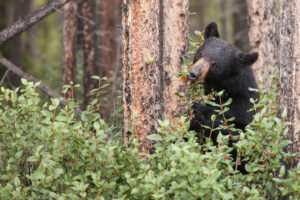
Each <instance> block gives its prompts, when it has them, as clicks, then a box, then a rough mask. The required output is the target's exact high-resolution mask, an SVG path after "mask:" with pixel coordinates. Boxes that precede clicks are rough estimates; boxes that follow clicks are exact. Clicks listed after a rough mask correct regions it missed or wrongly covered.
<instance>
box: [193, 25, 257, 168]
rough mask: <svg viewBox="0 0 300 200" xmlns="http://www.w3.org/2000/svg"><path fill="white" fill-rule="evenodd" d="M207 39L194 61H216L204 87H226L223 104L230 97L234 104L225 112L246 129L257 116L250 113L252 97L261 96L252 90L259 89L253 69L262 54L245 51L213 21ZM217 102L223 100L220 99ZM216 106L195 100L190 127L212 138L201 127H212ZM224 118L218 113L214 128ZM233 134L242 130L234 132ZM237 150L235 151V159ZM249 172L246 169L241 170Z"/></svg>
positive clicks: (215, 89)
mask: <svg viewBox="0 0 300 200" xmlns="http://www.w3.org/2000/svg"><path fill="white" fill-rule="evenodd" d="M204 36H205V41H204V43H203V45H202V46H201V47H200V48H199V49H198V50H197V52H196V55H195V57H194V61H193V62H194V63H196V62H197V61H198V60H199V59H201V58H202V57H204V58H205V59H206V60H208V61H210V62H211V63H213V64H212V65H211V66H210V68H209V71H208V73H207V75H206V77H205V81H204V89H205V94H209V93H211V92H212V91H216V92H218V91H222V90H225V95H224V96H223V97H222V98H221V99H222V103H225V102H226V101H227V100H228V99H229V98H231V99H232V103H231V104H230V105H229V111H227V112H226V113H225V116H226V118H227V119H229V118H232V117H235V121H234V124H235V127H237V128H239V129H244V128H245V126H246V125H248V124H249V123H250V122H251V121H252V119H253V114H254V113H253V112H248V110H249V109H250V108H251V107H252V104H251V103H250V101H249V99H250V98H253V99H258V98H259V96H258V94H257V93H255V92H251V91H249V89H248V88H249V87H251V88H257V84H256V82H255V79H254V75H253V72H252V69H251V67H250V66H251V64H253V63H254V62H255V61H256V60H257V58H258V53H244V52H241V51H240V50H238V49H237V48H235V47H234V46H232V45H231V44H229V43H227V42H226V41H224V40H222V39H220V38H219V33H218V29H217V25H216V23H214V22H213V23H211V24H209V25H208V26H207V27H206V29H205V33H204ZM216 103H218V104H219V103H220V102H219V99H216ZM214 109H216V108H213V107H211V106H209V105H204V104H202V103H200V102H199V103H195V104H194V105H193V112H194V118H193V119H192V121H191V123H190V130H194V131H196V132H200V131H201V130H203V131H204V136H205V137H209V130H205V129H202V128H201V125H206V126H209V127H211V126H212V121H211V116H212V115H213V114H216V113H215V111H214ZM222 120H223V117H222V116H218V117H217V119H216V120H215V124H214V127H217V126H219V125H220V124H221V123H222ZM218 132H219V131H216V132H213V133H212V141H213V143H214V145H217V136H218ZM230 133H231V134H232V135H237V134H238V133H234V132H230ZM222 134H224V135H228V134H229V131H222ZM235 157H236V152H235V151H234V152H233V158H234V159H235ZM240 171H242V172H243V173H245V171H244V169H240Z"/></svg>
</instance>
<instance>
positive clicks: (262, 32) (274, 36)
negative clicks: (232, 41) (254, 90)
mask: <svg viewBox="0 0 300 200" xmlns="http://www.w3.org/2000/svg"><path fill="white" fill-rule="evenodd" d="M247 5H248V13H249V15H248V16H249V20H248V22H249V26H250V28H249V40H250V47H251V49H252V51H257V52H258V53H259V57H258V60H257V61H256V62H255V63H254V64H253V65H252V68H253V70H254V74H255V76H256V79H258V78H259V77H263V78H264V82H263V85H262V87H263V88H268V87H269V86H270V81H269V80H268V78H267V77H269V76H270V75H271V73H272V71H271V67H272V66H277V65H278V64H279V60H278V58H279V56H278V12H277V0H269V1H261V0H247Z"/></svg>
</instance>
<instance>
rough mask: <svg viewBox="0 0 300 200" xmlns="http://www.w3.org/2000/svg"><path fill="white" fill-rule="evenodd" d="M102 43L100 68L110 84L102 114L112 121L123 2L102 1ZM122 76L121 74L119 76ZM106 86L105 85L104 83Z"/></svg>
mask: <svg viewBox="0 0 300 200" xmlns="http://www.w3.org/2000/svg"><path fill="white" fill-rule="evenodd" d="M100 6H101V9H100V12H101V15H100V22H99V24H100V34H99V35H100V36H99V38H100V43H99V47H98V51H99V53H98V54H99V59H98V62H99V64H98V66H99V67H98V68H99V69H100V75H101V77H107V78H108V81H107V83H108V84H109V86H108V87H106V88H105V89H104V91H105V94H103V97H104V98H105V99H107V100H108V101H106V102H104V104H105V106H104V107H103V108H102V114H103V117H104V118H105V119H107V120H108V121H110V115H111V113H112V112H113V99H114V98H115V87H116V85H114V81H115V77H116V75H117V74H119V73H118V71H117V70H116V69H117V66H118V65H119V63H120V59H119V58H120V48H121V46H120V35H121V33H120V29H119V27H118V25H120V22H121V1H120V0H114V1H107V0H101V1H100ZM119 75H120V74H119ZM104 84H105V83H104Z"/></svg>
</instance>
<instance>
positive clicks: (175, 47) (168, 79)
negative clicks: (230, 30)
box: [162, 0, 189, 121]
mask: <svg viewBox="0 0 300 200" xmlns="http://www.w3.org/2000/svg"><path fill="white" fill-rule="evenodd" d="M162 2H163V3H162V12H163V16H162V17H163V19H162V22H163V23H162V26H163V27H162V30H163V33H162V34H163V39H162V41H163V46H162V57H163V65H162V66H163V84H164V91H163V97H164V117H166V118H169V119H170V120H171V121H176V120H177V118H176V117H175V116H176V115H178V114H180V113H183V111H184V108H183V105H184V104H185V101H184V99H182V98H179V97H178V96H176V95H175V93H179V94H181V95H183V94H184V93H185V90H186V85H185V84H184V83H183V81H182V80H181V78H180V77H176V76H175V75H174V74H176V73H179V72H181V65H182V64H183V59H182V56H184V55H185V54H186V53H187V51H188V44H189V43H188V34H189V1H188V0H164V1H162Z"/></svg>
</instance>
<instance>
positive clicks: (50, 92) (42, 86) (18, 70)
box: [0, 55, 82, 115]
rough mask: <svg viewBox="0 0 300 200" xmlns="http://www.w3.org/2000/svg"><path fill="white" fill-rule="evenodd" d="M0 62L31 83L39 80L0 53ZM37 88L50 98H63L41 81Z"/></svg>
mask: <svg viewBox="0 0 300 200" xmlns="http://www.w3.org/2000/svg"><path fill="white" fill-rule="evenodd" d="M0 63H1V64H2V65H3V66H5V67H6V68H7V69H8V70H10V71H12V72H13V73H15V74H17V75H18V76H19V77H22V78H24V79H26V80H27V81H28V82H33V83H36V82H39V80H37V79H36V78H34V77H33V76H31V75H30V74H27V73H25V72H24V71H23V70H22V69H21V68H20V67H19V66H16V65H15V64H13V63H12V62H10V61H9V60H7V59H6V58H4V57H3V56H2V55H0ZM37 88H39V89H40V90H41V91H42V92H44V93H45V94H46V95H48V96H50V97H52V98H58V99H63V98H62V96H61V95H59V94H58V93H56V92H55V91H54V90H52V89H51V88H49V87H48V86H47V85H45V84H43V83H40V84H39V85H38V86H37ZM59 102H60V105H61V106H66V105H67V104H66V102H64V101H62V100H60V101H59ZM75 111H76V113H77V114H78V115H81V113H82V111H81V110H80V109H79V108H76V109H75Z"/></svg>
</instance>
